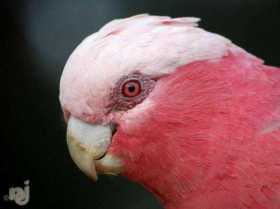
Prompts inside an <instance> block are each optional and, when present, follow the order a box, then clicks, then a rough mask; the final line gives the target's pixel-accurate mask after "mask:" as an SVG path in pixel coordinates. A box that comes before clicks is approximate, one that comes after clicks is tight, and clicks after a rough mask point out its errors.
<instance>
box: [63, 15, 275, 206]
mask: <svg viewBox="0 0 280 209" xmlns="http://www.w3.org/2000/svg"><path fill="white" fill-rule="evenodd" d="M198 21H199V19H198V18H189V17H186V18H185V17H183V18H170V17H160V16H150V15H138V16H133V17H130V18H126V19H118V20H114V21H112V22H109V23H108V24H106V25H105V26H104V27H102V28H101V29H100V30H99V31H98V32H96V33H94V34H92V35H90V36H89V37H87V38H86V39H85V40H84V41H83V42H82V43H81V44H80V45H79V46H78V47H77V48H76V49H75V51H74V52H73V53H72V55H71V56H70V58H69V60H68V61H67V63H66V66H65V69H64V71H63V74H62V77H61V83H60V102H61V106H62V109H63V112H64V116H65V120H66V122H67V144H68V148H69V151H70V155H71V157H72V158H73V160H74V162H75V163H76V164H77V166H78V167H79V168H80V169H81V170H82V171H83V172H84V173H85V174H87V175H88V176H90V177H92V178H93V179H95V180H96V179H97V174H113V175H116V174H122V175H124V176H126V177H128V178H129V179H131V180H132V181H135V182H138V183H140V184H142V185H144V187H146V188H147V189H148V190H149V191H151V192H152V193H153V194H155V195H156V196H157V197H158V198H159V199H160V201H161V202H162V203H163V205H164V207H165V208H166V209H279V208H280V70H279V68H277V67H271V66H267V65H264V63H263V61H262V60H261V59H259V58H257V57H255V56H253V55H251V54H249V53H248V52H246V51H245V50H243V49H241V48H240V47H238V46H236V45H235V44H233V43H232V42H231V41H230V40H228V39H227V38H225V37H223V36H220V35H217V34H214V33H210V32H207V31H205V30H203V29H201V28H199V27H198V24H197V23H198Z"/></svg>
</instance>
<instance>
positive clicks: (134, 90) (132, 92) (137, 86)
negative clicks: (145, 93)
mask: <svg viewBox="0 0 280 209" xmlns="http://www.w3.org/2000/svg"><path fill="white" fill-rule="evenodd" d="M141 90H142V89H141V83H140V82H139V81H138V80H129V81H127V82H125V83H124V84H123V86H122V94H123V95H124V96H125V97H135V96H138V95H139V94H140V93H141Z"/></svg>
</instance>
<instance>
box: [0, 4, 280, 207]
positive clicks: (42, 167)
mask: <svg viewBox="0 0 280 209" xmlns="http://www.w3.org/2000/svg"><path fill="white" fill-rule="evenodd" d="M146 12H147V13H150V14H156V15H169V16H173V17H177V16H197V17H201V18H202V22H201V24H200V25H201V26H202V27H204V28H205V29H207V30H210V31H213V32H216V33H219V34H222V35H224V36H226V37H228V38H230V39H231V40H232V41H234V42H235V43H236V44H238V45H240V46H242V47H243V48H245V49H247V50H248V51H249V52H251V53H253V54H255V55H257V56H259V57H261V58H263V59H264V60H265V61H266V63H267V64H270V65H276V66H280V55H279V47H280V44H279V43H280V42H279V38H280V1H279V0H212V1H206V0H184V1H183V0H169V1H163V0H158V1H156V0H142V1H132V0H130V1H128V0H83V1H77V0H22V1H14V0H9V1H5V0H1V3H0V53H1V54H0V72H1V74H0V77H1V92H2V95H3V96H2V97H1V100H0V101H1V102H0V103H1V109H0V111H1V126H0V127H1V129H0V130H1V131H0V209H8V208H19V207H20V206H17V205H16V204H15V203H14V202H5V201H3V200H2V197H3V195H5V194H7V193H8V189H9V187H15V186H23V182H24V180H27V179H29V180H30V187H31V199H30V203H29V204H28V205H27V206H25V207H23V208H32V209H44V208H46V209H49V208H53V209H63V208H67V209H109V208H110V209H112V208H116V209H117V208H119V209H156V208H157V209H159V208H161V206H160V204H159V203H158V202H157V201H156V199H155V198H154V197H153V196H152V195H151V194H149V193H148V192H146V191H145V190H144V189H143V188H142V187H141V186H139V185H136V184H134V183H131V182H129V181H127V180H126V179H124V178H121V177H110V176H104V177H101V178H100V179H99V181H98V182H97V183H93V182H92V181H91V180H89V179H88V178H87V177H85V176H84V175H83V174H82V173H81V172H80V171H79V170H78V169H77V168H76V167H75V165H74V164H73V162H72V161H71V159H70V156H69V154H68V152H67V148H66V144H65V136H64V135H65V126H64V123H63V119H62V115H61V112H60V107H59V102H58V85H59V78H60V75H61V72H62V69H63V66H64V63H65V62H66V60H67V58H68V56H69V54H70V53H71V52H72V50H73V49H74V47H75V46H76V45H77V44H78V43H79V42H80V41H81V40H82V39H83V38H84V37H85V36H87V35H89V34H91V33H93V32H94V31H96V30H97V29H98V28H100V27H101V26H102V25H103V24H104V23H106V22H108V21H110V20H112V19H114V18H120V17H126V16H130V15H135V14H139V13H146Z"/></svg>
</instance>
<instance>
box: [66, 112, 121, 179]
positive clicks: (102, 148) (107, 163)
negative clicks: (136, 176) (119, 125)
mask: <svg viewBox="0 0 280 209" xmlns="http://www.w3.org/2000/svg"><path fill="white" fill-rule="evenodd" d="M111 138H112V127H111V126H110V125H104V126H103V125H94V124H89V123H86V122H84V121H81V120H79V119H77V118H75V117H72V116H71V117H70V118H69V120H68V127H67V145H68V149H69V152H70V155H71V157H72V159H73V161H74V162H75V163H76V165H77V166H78V167H79V168H80V169H81V170H82V171H83V172H84V173H85V174H86V175H88V176H89V177H91V178H92V179H94V180H97V173H101V174H102V173H104V174H113V175H116V174H119V173H120V172H121V171H122V163H121V160H120V159H119V158H117V157H115V156H112V155H110V154H106V152H107V150H108V148H109V146H110V143H111Z"/></svg>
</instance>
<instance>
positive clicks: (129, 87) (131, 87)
mask: <svg viewBox="0 0 280 209" xmlns="http://www.w3.org/2000/svg"><path fill="white" fill-rule="evenodd" d="M127 89H128V91H129V92H131V93H132V92H134V91H135V86H134V85H129V86H128V88H127Z"/></svg>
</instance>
